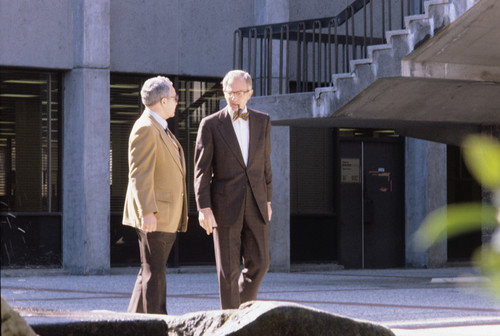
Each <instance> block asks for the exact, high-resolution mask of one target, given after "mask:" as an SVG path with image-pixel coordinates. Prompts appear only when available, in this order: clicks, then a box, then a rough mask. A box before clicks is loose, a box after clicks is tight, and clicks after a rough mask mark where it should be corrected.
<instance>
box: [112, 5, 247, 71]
mask: <svg viewBox="0 0 500 336" xmlns="http://www.w3.org/2000/svg"><path fill="white" fill-rule="evenodd" d="M253 11H254V6H253V1H244V0H239V1H223V0H215V1H196V0H186V1H164V0H149V1H147V2H146V5H144V4H142V5H141V6H140V5H138V3H137V1H134V0H120V1H118V0H113V1H111V71H117V72H136V73H152V74H155V73H164V74H176V75H192V76H208V77H222V76H223V75H224V74H225V73H226V72H227V71H229V70H231V68H232V65H233V32H234V31H235V30H236V29H237V28H238V27H242V26H251V25H253V24H254V17H253Z"/></svg>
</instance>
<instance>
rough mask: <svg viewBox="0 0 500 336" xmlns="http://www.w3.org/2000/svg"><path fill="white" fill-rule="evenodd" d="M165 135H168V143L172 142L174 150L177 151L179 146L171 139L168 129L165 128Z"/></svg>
mask: <svg viewBox="0 0 500 336" xmlns="http://www.w3.org/2000/svg"><path fill="white" fill-rule="evenodd" d="M165 133H167V135H168V138H169V139H170V141H172V144H173V145H174V147H175V149H176V150H177V151H179V146H177V143H176V142H175V140H174V138H173V137H172V135H171V134H170V131H169V130H168V127H167V128H165Z"/></svg>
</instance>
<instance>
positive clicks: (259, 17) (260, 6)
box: [254, 0, 290, 94]
mask: <svg viewBox="0 0 500 336" xmlns="http://www.w3.org/2000/svg"><path fill="white" fill-rule="evenodd" d="M254 17H255V25H265V24H271V23H280V22H288V21H290V0H254ZM272 53H273V55H272V57H271V60H272V62H273V63H272V65H271V69H272V71H271V72H272V78H273V80H272V84H271V85H272V91H271V93H272V94H278V93H279V59H280V58H279V55H280V41H279V40H273V41H272ZM285 61H286V60H285ZM257 67H258V66H257ZM257 74H260V69H257ZM258 79H259V78H255V83H256V88H254V90H255V89H258V90H259V91H257V92H260V88H259V87H258V86H259V84H260V81H259V80H258Z"/></svg>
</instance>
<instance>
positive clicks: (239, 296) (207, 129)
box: [194, 70, 272, 309]
mask: <svg viewBox="0 0 500 336" xmlns="http://www.w3.org/2000/svg"><path fill="white" fill-rule="evenodd" d="M222 85H223V90H224V96H225V98H226V101H227V106H226V107H225V108H224V109H222V110H221V111H219V112H217V113H214V114H212V115H210V116H208V117H205V118H204V119H203V120H202V121H201V123H200V127H199V130H198V137H197V139H196V148H195V172H194V174H195V176H194V185H195V195H196V203H197V206H198V211H199V221H200V225H201V226H202V227H203V228H204V229H205V230H206V232H207V234H208V235H209V234H211V233H212V232H213V233H214V249H215V259H216V264H217V275H218V277H219V292H220V301H221V307H222V309H232V308H238V307H239V306H240V304H241V303H243V302H247V301H251V300H255V299H256V298H257V292H258V290H259V286H260V283H261V282H262V279H263V278H264V275H265V274H266V273H267V270H268V268H269V263H270V255H269V242H268V236H269V221H270V220H271V196H272V184H271V181H272V174H271V159H270V154H271V140H270V133H271V120H270V118H269V116H268V115H267V114H264V113H262V112H258V111H255V110H252V109H249V108H247V106H246V103H247V102H248V100H249V99H250V97H251V96H252V93H253V91H252V78H251V77H250V75H249V74H248V73H247V72H244V71H241V70H233V71H230V72H228V73H227V75H226V76H225V77H224V80H223V81H222ZM240 252H243V255H241V254H240ZM241 261H243V270H241V267H240V265H241Z"/></svg>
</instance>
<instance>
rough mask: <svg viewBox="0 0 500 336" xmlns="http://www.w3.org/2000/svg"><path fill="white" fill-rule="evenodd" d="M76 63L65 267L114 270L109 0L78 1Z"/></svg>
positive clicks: (66, 132) (66, 162)
mask: <svg viewBox="0 0 500 336" xmlns="http://www.w3.org/2000/svg"><path fill="white" fill-rule="evenodd" d="M72 5H73V61H74V65H73V69H72V70H71V71H69V72H68V73H66V74H65V76H64V93H63V96H64V118H63V200H64V202H63V267H64V268H65V269H67V270H68V271H70V272H71V273H72V274H104V273H109V270H110V247H109V244H110V243H109V239H110V238H109V237H110V229H109V211H110V205H109V202H110V187H109V181H110V176H109V158H110V153H109V148H110V146H109V139H110V115H109V104H110V98H109V95H110V92H109V84H110V79H109V68H110V47H109V46H110V38H109V32H110V24H109V22H110V10H109V9H110V4H109V0H99V1H91V0H77V1H73V4H72Z"/></svg>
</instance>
